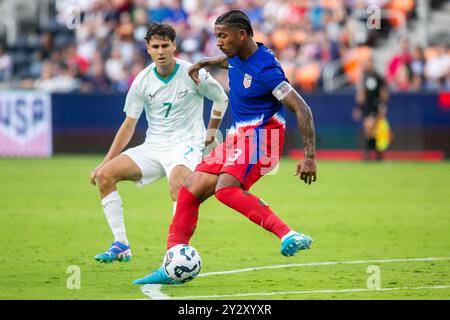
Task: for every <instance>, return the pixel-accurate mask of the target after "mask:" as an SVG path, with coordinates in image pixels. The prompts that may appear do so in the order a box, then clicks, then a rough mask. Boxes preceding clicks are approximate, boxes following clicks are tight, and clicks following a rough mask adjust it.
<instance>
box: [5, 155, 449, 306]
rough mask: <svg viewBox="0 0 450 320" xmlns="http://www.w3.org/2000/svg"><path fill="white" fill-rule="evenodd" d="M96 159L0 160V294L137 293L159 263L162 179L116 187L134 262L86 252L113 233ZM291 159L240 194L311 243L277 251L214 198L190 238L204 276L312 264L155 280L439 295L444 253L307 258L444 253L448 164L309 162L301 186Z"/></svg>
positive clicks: (357, 294)
mask: <svg viewBox="0 0 450 320" xmlns="http://www.w3.org/2000/svg"><path fill="white" fill-rule="evenodd" d="M100 160H101V158H100V156H56V157H54V158H52V159H48V160H27V159H0V181H1V183H0V219H1V221H0V239H1V245H2V251H3V259H2V260H3V261H2V263H1V264H0V274H1V277H0V299H142V298H148V297H147V296H146V295H144V294H143V293H142V292H141V288H140V287H139V286H136V285H133V284H131V282H132V281H133V280H134V279H136V278H139V277H142V276H144V275H146V274H148V273H149V272H150V271H151V270H152V269H155V268H157V267H159V265H160V264H161V261H162V257H163V254H164V251H165V243H166V235H167V230H168V225H169V223H170V221H171V202H170V199H169V195H168V192H167V182H166V180H165V179H162V180H160V181H158V182H157V183H155V184H153V185H150V186H147V187H145V188H142V189H141V188H138V187H136V186H135V185H134V184H133V183H131V182H123V183H120V184H119V191H120V193H121V196H122V200H123V202H124V208H125V223H126V228H127V233H128V238H129V240H130V242H131V246H132V251H133V254H134V260H133V261H132V262H131V263H128V264H120V263H114V264H108V265H104V264H98V263H96V262H95V261H94V260H93V257H94V255H95V254H97V253H99V252H101V251H104V250H105V249H107V248H108V247H109V245H110V243H111V242H112V235H111V232H110V230H109V228H108V226H107V223H106V219H105V217H104V215H103V213H102V210H101V206H100V203H99V198H98V191H97V189H96V188H94V187H91V186H90V185H89V180H88V176H89V173H90V170H91V169H92V168H94V167H95V166H96V165H97V164H98V163H99V162H100ZM295 164H296V163H295V162H294V161H290V160H283V161H282V163H281V165H280V170H279V172H278V174H276V175H272V176H267V177H265V178H263V179H262V180H261V181H259V182H258V183H257V184H256V185H255V186H254V187H253V188H252V190H251V191H252V193H254V194H255V195H258V196H260V197H261V198H262V199H263V200H265V201H266V202H267V203H268V204H269V205H270V206H271V207H272V209H273V210H274V211H275V212H277V213H278V215H279V216H280V217H282V218H283V219H284V220H285V221H286V222H287V223H288V224H289V225H290V226H291V227H293V228H295V229H297V230H298V231H301V232H304V233H306V234H308V235H311V236H312V237H313V238H314V240H315V242H314V244H313V248H312V249H311V250H307V251H304V252H300V253H299V254H298V255H296V256H295V257H290V258H286V257H283V256H281V254H280V253H279V247H280V243H279V240H278V239H277V238H276V237H274V236H273V235H272V234H269V233H268V232H266V231H265V230H263V229H261V228H259V227H258V226H256V225H254V224H253V223H251V222H250V221H248V220H247V219H246V218H244V217H243V216H241V215H240V214H239V213H236V212H234V211H232V210H231V209H228V208H227V207H225V206H224V205H222V204H220V203H218V202H217V200H216V199H215V198H211V199H209V200H208V201H207V202H205V203H204V204H203V205H202V206H201V209H200V218H199V224H198V227H197V230H196V233H195V236H194V238H193V239H192V242H191V244H192V245H193V246H194V247H196V248H197V249H198V250H199V252H200V254H201V256H202V260H203V269H202V274H205V273H209V272H214V271H227V270H236V269H242V268H251V267H262V266H274V265H282V264H306V263H313V264H312V265H306V266H301V267H288V268H279V269H263V270H256V271H250V272H242V273H237V274H224V275H216V276H206V277H198V278H197V279H195V280H194V281H192V282H190V283H187V284H185V285H182V286H172V287H170V286H163V287H162V289H161V291H162V293H163V294H165V295H168V296H170V297H175V298H176V297H186V296H190V297H196V296H205V297H207V298H206V299H208V297H209V298H211V299H221V298H224V299H255V300H256V299H257V300H260V299H284V300H287V299H293V300H299V299H449V298H450V288H449V287H448V286H449V285H450V260H431V261H410V260H401V261H397V262H370V261H369V262H362V263H348V264H328V265H327V264H325V265H317V264H314V263H319V262H339V261H341V262H342V261H350V262H352V261H358V260H385V259H413V258H450V193H449V191H450V188H449V181H450V163H448V162H443V163H413V162H385V163H359V162H323V161H319V163H318V181H317V182H316V183H315V184H313V185H311V186H307V185H305V184H304V183H303V182H302V181H300V180H299V179H298V178H297V177H294V176H293V172H294V169H295ZM371 265H375V266H377V267H379V271H380V272H379V279H380V284H381V290H369V289H368V286H367V280H368V278H369V277H371V276H373V275H372V274H371V273H368V272H367V271H368V267H369V266H371ZM70 266H78V267H79V270H80V284H81V287H80V289H69V288H68V287H67V282H68V279H70V277H71V276H72V275H73V274H72V273H67V271H68V268H69V267H70ZM69 270H70V269H69ZM69 282H70V281H69ZM445 286H447V287H445ZM359 289H361V291H358V290H359ZM391 289H392V290H391ZM326 290H329V291H326ZM341 290H342V291H341Z"/></svg>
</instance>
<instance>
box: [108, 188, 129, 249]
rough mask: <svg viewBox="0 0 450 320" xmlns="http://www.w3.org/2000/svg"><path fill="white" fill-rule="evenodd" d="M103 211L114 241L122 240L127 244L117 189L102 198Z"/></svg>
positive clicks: (120, 201)
mask: <svg viewBox="0 0 450 320" xmlns="http://www.w3.org/2000/svg"><path fill="white" fill-rule="evenodd" d="M102 206H103V212H104V213H105V216H106V220H107V221H108V224H109V227H110V228H111V230H112V232H113V235H114V241H119V242H122V243H124V244H126V245H128V239H127V234H126V232H125V224H124V222H123V207H122V200H121V199H120V195H119V193H118V192H117V191H113V192H111V193H110V194H108V195H107V196H106V197H104V198H103V199H102Z"/></svg>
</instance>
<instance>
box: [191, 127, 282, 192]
mask: <svg viewBox="0 0 450 320" xmlns="http://www.w3.org/2000/svg"><path fill="white" fill-rule="evenodd" d="M283 142H284V124H280V123H279V122H272V121H269V123H267V124H266V125H265V126H264V127H261V128H254V127H252V128H246V129H238V131H237V132H235V133H233V134H228V135H227V137H226V139H225V142H224V143H222V144H220V145H219V146H217V147H216V148H215V149H214V150H213V151H212V152H211V153H210V154H209V155H207V156H206V157H205V158H203V160H202V162H201V163H200V164H199V165H198V166H197V168H196V169H195V171H201V172H208V173H213V174H221V173H228V174H231V175H232V176H233V177H235V178H236V179H238V180H239V181H240V182H241V183H242V185H243V186H244V188H245V189H246V190H248V189H250V187H251V186H252V185H253V184H254V183H255V182H256V181H258V180H259V179H260V178H261V177H262V176H264V175H265V174H267V173H269V172H270V171H272V169H274V168H275V167H276V166H277V164H278V163H279V161H280V157H281V152H282V148H283Z"/></svg>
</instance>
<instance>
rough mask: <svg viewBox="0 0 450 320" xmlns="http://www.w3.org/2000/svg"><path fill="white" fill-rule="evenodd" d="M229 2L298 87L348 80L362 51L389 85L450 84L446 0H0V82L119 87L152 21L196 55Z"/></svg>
mask: <svg viewBox="0 0 450 320" xmlns="http://www.w3.org/2000/svg"><path fill="white" fill-rule="evenodd" d="M370 5H376V6H378V7H379V8H382V9H383V11H382V14H381V24H380V28H376V29H373V28H368V27H367V26H368V25H367V21H368V18H369V19H370V14H369V13H368V11H367V7H368V6H370ZM233 8H239V9H242V10H244V11H245V12H246V13H247V14H248V15H249V17H250V18H251V20H252V23H253V25H254V26H255V29H256V30H255V38H256V39H257V40H259V41H263V42H265V43H266V45H268V46H269V47H271V48H272V50H273V51H274V52H275V54H276V55H277V57H278V58H279V60H280V62H281V63H282V65H283V66H284V67H285V68H286V72H287V74H288V78H289V79H290V80H291V81H292V82H293V83H294V84H295V85H297V86H298V87H300V88H301V89H302V90H304V91H316V90H318V91H320V90H325V91H334V90H338V89H345V88H352V87H353V86H354V84H355V83H356V82H357V80H358V79H359V70H360V66H361V63H362V61H364V60H365V59H367V58H368V57H373V58H374V59H375V63H376V68H377V69H378V70H379V71H380V72H381V73H382V74H384V75H385V76H386V79H387V81H388V83H389V85H390V88H391V90H392V91H401V92H403V91H413V90H440V89H441V90H445V89H449V88H450V50H449V41H450V40H449V39H450V33H449V31H448V17H449V15H450V3H449V1H446V0H433V1H422V0H416V1H413V0H408V1H403V0H402V1H396V0H336V1H330V0H296V1H283V0H269V1H262V0H242V1H239V2H238V1H235V0H227V1H215V0H183V1H182V0H82V1H74V0H42V1H28V0H14V1H13V0H0V11H1V12H2V16H4V17H5V18H4V19H3V21H2V23H1V25H0V87H2V88H39V89H44V90H47V91H50V92H73V91H81V92H126V91H127V90H128V88H129V86H130V84H131V83H132V81H133V79H134V77H135V76H136V74H137V73H138V72H139V70H141V69H142V68H143V67H144V66H145V65H147V64H148V63H149V62H150V61H149V57H148V55H147V54H146V51H145V43H144V41H143V37H144V35H145V31H146V25H147V24H148V23H149V22H153V21H154V22H162V21H164V22H168V23H171V24H172V25H174V26H175V29H176V31H177V35H178V37H177V45H178V56H179V57H180V58H184V59H188V60H192V61H195V60H197V59H199V58H200V57H202V56H211V55H215V54H219V53H220V52H219V51H218V49H217V48H216V46H215V39H214V36H213V34H212V26H213V22H214V20H215V18H216V17H217V16H218V15H219V14H220V13H222V12H224V11H226V10H229V9H233ZM393 10H396V11H395V12H397V13H398V12H402V13H403V14H404V15H405V17H406V20H405V21H402V19H399V16H398V14H397V15H395V14H394V15H389V14H385V13H389V12H394V11H393ZM424 25H426V26H427V28H426V30H427V33H426V34H425V33H424V32H425V31H424V28H423V26H424ZM399 43H402V45H401V46H400V47H401V48H399V45H398V44H399ZM399 49H402V52H399ZM216 76H217V78H218V79H219V81H221V82H222V83H223V84H224V86H226V74H225V75H224V74H217V75H216Z"/></svg>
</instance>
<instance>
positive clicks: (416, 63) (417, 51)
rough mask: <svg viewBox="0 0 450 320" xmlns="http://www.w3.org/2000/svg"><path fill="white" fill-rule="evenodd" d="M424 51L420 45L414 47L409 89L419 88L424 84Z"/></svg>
mask: <svg viewBox="0 0 450 320" xmlns="http://www.w3.org/2000/svg"><path fill="white" fill-rule="evenodd" d="M425 63H426V60H425V53H424V51H423V49H422V48H421V47H416V48H414V54H413V60H412V61H411V76H412V79H411V89H413V90H421V89H423V88H424V86H425Z"/></svg>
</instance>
